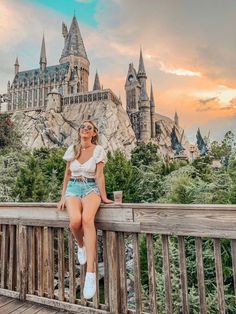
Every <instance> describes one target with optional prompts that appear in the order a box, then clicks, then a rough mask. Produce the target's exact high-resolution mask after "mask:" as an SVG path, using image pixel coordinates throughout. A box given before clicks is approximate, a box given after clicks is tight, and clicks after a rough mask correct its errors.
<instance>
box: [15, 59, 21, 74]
mask: <svg viewBox="0 0 236 314" xmlns="http://www.w3.org/2000/svg"><path fill="white" fill-rule="evenodd" d="M14 66H15V75H16V74H18V73H19V69H20V65H19V61H18V57H16V62H15V64H14Z"/></svg>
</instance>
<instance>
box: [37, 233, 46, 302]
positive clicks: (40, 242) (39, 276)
mask: <svg viewBox="0 0 236 314" xmlns="http://www.w3.org/2000/svg"><path fill="white" fill-rule="evenodd" d="M36 231H37V249H38V252H37V253H38V254H37V257H38V258H37V261H38V263H37V266H38V269H37V279H38V295H39V296H41V297H42V296H43V293H44V291H43V287H44V284H43V280H44V273H43V272H44V269H43V227H37V229H36Z"/></svg>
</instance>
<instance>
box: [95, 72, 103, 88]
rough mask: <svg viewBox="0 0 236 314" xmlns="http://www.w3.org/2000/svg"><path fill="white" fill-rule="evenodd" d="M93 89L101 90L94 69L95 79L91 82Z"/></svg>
mask: <svg viewBox="0 0 236 314" xmlns="http://www.w3.org/2000/svg"><path fill="white" fill-rule="evenodd" d="M93 90H101V84H100V80H99V76H98V72H97V71H96V75H95V80H94V84H93Z"/></svg>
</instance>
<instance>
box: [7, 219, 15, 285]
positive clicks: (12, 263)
mask: <svg viewBox="0 0 236 314" xmlns="http://www.w3.org/2000/svg"><path fill="white" fill-rule="evenodd" d="M9 228H10V255H9V266H8V268H9V271H8V289H10V290H15V288H16V254H15V252H16V226H14V225H11V226H9Z"/></svg>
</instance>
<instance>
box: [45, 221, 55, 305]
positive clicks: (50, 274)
mask: <svg viewBox="0 0 236 314" xmlns="http://www.w3.org/2000/svg"><path fill="white" fill-rule="evenodd" d="M47 236H48V241H47V242H48V265H47V278H48V288H47V291H48V297H49V298H51V299H53V298H54V263H55V261H54V229H53V228H50V227H49V228H48V233H47Z"/></svg>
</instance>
